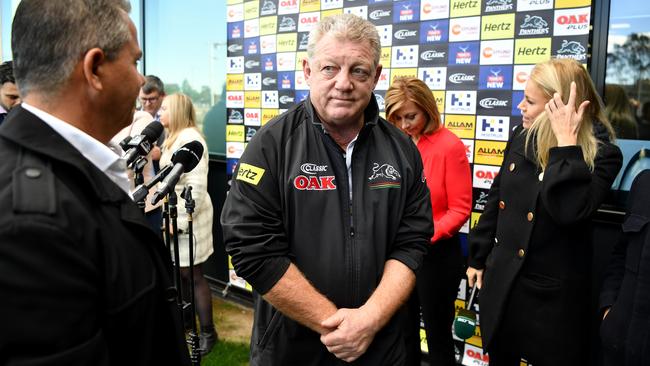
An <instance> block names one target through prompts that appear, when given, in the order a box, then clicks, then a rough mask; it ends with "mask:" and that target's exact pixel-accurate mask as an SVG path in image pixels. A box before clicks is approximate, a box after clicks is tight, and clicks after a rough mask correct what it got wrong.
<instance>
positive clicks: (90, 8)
mask: <svg viewBox="0 0 650 366" xmlns="http://www.w3.org/2000/svg"><path fill="white" fill-rule="evenodd" d="M130 10H131V4H130V3H129V1H128V0H22V1H21V2H20V4H19V5H18V9H17V10H16V15H15V17H14V21H13V25H12V37H11V47H12V49H13V61H14V74H15V75H16V81H17V84H18V88H19V89H20V94H21V95H22V96H23V97H24V96H26V95H28V94H29V93H30V92H31V91H38V92H40V93H43V94H44V95H53V94H56V93H57V92H58V91H59V90H60V88H61V87H62V86H64V85H65V84H66V83H67V81H68V79H69V78H70V75H71V74H72V71H73V69H74V67H75V65H77V63H78V62H79V61H80V57H82V55H83V54H84V53H85V52H87V51H88V50H90V49H92V48H95V47H97V48H100V49H102V50H103V51H104V54H105V55H106V58H107V59H108V60H109V61H110V60H113V59H115V58H116V57H117V55H118V53H119V51H120V50H121V48H122V46H123V45H124V44H125V43H126V42H128V41H129V40H130V38H131V33H130V31H129V24H128V22H126V21H125V18H124V14H125V13H128V12H129V11H130Z"/></svg>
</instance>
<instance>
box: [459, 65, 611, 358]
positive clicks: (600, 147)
mask: <svg viewBox="0 0 650 366" xmlns="http://www.w3.org/2000/svg"><path fill="white" fill-rule="evenodd" d="M518 108H519V109H520V110H521V112H522V115H523V124H522V125H521V126H517V127H516V128H515V129H514V131H513V134H512V137H511V138H510V141H509V142H508V145H507V147H506V150H505V153H504V159H503V164H502V165H501V170H500V172H499V175H498V176H497V177H496V179H495V180H494V183H493V185H492V188H491V189H490V193H489V196H488V202H487V204H486V205H485V212H484V213H483V214H482V215H481V218H480V220H479V222H478V224H477V225H476V227H475V228H474V229H473V230H472V231H471V232H470V236H469V252H470V253H469V268H468V269H467V276H468V279H469V283H470V286H473V285H474V284H476V285H477V286H478V287H479V288H480V289H481V294H480V306H481V331H482V337H483V345H484V348H486V349H487V351H488V353H489V356H490V365H491V366H494V365H496V366H500V365H519V359H520V358H525V359H526V360H527V361H528V362H529V363H532V364H533V365H535V366H545V365H553V366H560V365H579V364H584V361H585V360H584V354H583V353H581V352H576V350H586V349H588V342H589V340H590V336H589V334H588V332H585V330H588V329H589V327H590V318H589V317H590V313H591V312H590V307H589V298H590V292H589V287H590V284H591V278H590V264H591V241H590V233H591V231H590V218H591V216H592V214H593V213H595V212H596V210H597V209H598V207H599V206H600V204H601V203H602V202H603V200H604V199H605V196H606V195H607V194H608V192H609V189H610V187H611V185H612V182H613V181H614V178H615V177H616V174H617V173H618V171H619V169H620V167H621V160H622V157H621V152H620V150H619V149H618V147H616V146H615V145H614V144H613V143H612V140H613V138H614V133H613V130H612V127H611V125H610V124H609V122H608V121H607V118H606V117H605V115H604V111H603V107H602V101H601V99H600V97H599V96H598V94H596V91H595V88H594V86H593V83H592V81H591V79H590V77H589V74H588V73H587V71H586V70H585V69H584V68H583V67H582V65H580V64H579V63H577V62H575V61H573V60H559V59H558V60H550V61H547V62H544V63H540V64H538V65H536V66H535V68H534V69H533V71H532V72H531V74H530V78H529V79H528V82H527V84H526V88H525V91H524V99H523V100H522V101H521V103H519V106H518Z"/></svg>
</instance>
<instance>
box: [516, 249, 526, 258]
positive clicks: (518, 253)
mask: <svg viewBox="0 0 650 366" xmlns="http://www.w3.org/2000/svg"><path fill="white" fill-rule="evenodd" d="M525 254H526V251H525V250H523V249H519V251H518V252H517V256H519V258H523V257H524V255H525Z"/></svg>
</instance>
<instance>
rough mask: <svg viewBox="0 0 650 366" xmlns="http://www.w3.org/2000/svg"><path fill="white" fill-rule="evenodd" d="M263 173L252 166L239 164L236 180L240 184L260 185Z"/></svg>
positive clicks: (260, 169)
mask: <svg viewBox="0 0 650 366" xmlns="http://www.w3.org/2000/svg"><path fill="white" fill-rule="evenodd" d="M242 127H243V126H242ZM264 171H265V170H264V169H262V168H259V167H256V166H254V165H250V164H246V163H239V169H238V170H237V180H241V181H242V182H246V183H250V184H252V185H255V186H256V185H258V184H259V183H260V180H261V179H262V177H263V176H264Z"/></svg>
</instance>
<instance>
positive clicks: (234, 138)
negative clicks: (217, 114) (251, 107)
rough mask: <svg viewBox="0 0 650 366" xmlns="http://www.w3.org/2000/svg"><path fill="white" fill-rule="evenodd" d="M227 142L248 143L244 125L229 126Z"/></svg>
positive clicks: (227, 128) (227, 127)
mask: <svg viewBox="0 0 650 366" xmlns="http://www.w3.org/2000/svg"><path fill="white" fill-rule="evenodd" d="M226 141H227V142H244V141H246V132H245V128H244V126H242V125H227V126H226Z"/></svg>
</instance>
